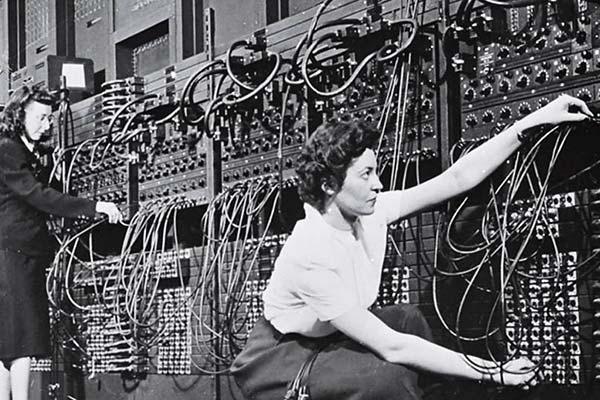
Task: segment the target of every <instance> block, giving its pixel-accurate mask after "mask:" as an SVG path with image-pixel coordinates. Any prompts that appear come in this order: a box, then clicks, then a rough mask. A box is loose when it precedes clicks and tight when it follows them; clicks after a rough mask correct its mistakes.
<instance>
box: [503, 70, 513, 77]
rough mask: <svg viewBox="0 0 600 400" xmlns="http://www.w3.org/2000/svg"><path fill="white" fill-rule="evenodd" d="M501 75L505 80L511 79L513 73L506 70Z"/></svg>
mask: <svg viewBox="0 0 600 400" xmlns="http://www.w3.org/2000/svg"><path fill="white" fill-rule="evenodd" d="M503 75H504V76H505V77H507V78H512V77H513V72H512V71H511V70H510V69H508V70H506V71H504V74H503Z"/></svg>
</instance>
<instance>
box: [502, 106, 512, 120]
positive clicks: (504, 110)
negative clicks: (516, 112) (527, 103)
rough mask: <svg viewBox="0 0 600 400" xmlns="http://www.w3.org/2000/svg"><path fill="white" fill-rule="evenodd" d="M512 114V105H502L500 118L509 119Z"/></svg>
mask: <svg viewBox="0 0 600 400" xmlns="http://www.w3.org/2000/svg"><path fill="white" fill-rule="evenodd" d="M511 115H512V111H511V109H510V107H502V109H501V110H500V118H502V119H508V118H510V117H511Z"/></svg>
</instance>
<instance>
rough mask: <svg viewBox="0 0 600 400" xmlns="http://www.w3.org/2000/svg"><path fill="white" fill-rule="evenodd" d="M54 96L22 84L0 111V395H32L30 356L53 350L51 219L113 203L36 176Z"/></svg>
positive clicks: (110, 212)
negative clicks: (49, 285) (67, 190)
mask: <svg viewBox="0 0 600 400" xmlns="http://www.w3.org/2000/svg"><path fill="white" fill-rule="evenodd" d="M53 102H54V99H53V97H52V96H51V95H50V94H49V93H48V92H47V91H46V90H44V89H39V88H30V87H27V86H23V87H21V88H19V89H18V90H16V91H15V92H14V93H13V95H12V96H11V97H10V99H9V101H8V103H7V104H6V107H5V109H4V111H3V113H2V114H0V361H1V362H0V400H8V399H9V398H10V394H11V392H12V399H13V400H23V399H25V400H26V399H27V398H28V388H29V368H30V357H32V356H44V355H48V354H49V353H50V343H49V329H48V327H49V315H48V298H47V294H46V289H45V283H44V282H45V268H46V267H47V266H48V265H49V264H50V262H51V260H52V256H53V252H54V249H55V242H54V241H53V240H52V238H51V237H50V235H49V233H48V230H47V227H46V219H47V216H48V215H49V214H52V215H56V216H59V217H67V218H74V217H78V216H89V217H93V216H95V214H96V213H101V214H105V215H106V216H107V217H108V221H109V222H110V223H116V222H118V221H120V219H121V213H120V212H119V209H118V208H117V207H116V205H115V204H113V203H107V202H94V201H90V200H86V199H81V198H77V197H73V196H69V195H67V194H63V193H61V192H59V191H57V190H54V189H52V188H50V187H48V186H47V185H45V184H44V183H43V182H40V181H39V180H38V176H37V175H38V174H37V171H39V167H36V165H39V160H38V159H37V156H36V152H35V147H36V144H37V143H38V142H39V140H40V139H41V138H42V135H43V134H44V133H45V132H47V131H49V129H50V127H51V125H52V105H53Z"/></svg>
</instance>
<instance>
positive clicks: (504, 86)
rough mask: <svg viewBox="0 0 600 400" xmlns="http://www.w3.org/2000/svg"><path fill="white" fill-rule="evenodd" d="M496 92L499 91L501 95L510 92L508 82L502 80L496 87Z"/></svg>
mask: <svg viewBox="0 0 600 400" xmlns="http://www.w3.org/2000/svg"><path fill="white" fill-rule="evenodd" d="M498 90H500V91H501V92H502V93H506V92H508V91H509V90H510V82H509V81H508V80H506V79H503V80H502V82H500V84H499V85H498Z"/></svg>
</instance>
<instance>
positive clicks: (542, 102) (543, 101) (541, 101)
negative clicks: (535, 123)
mask: <svg viewBox="0 0 600 400" xmlns="http://www.w3.org/2000/svg"><path fill="white" fill-rule="evenodd" d="M548 103H550V100H548V98H546V97H542V98H541V99H539V100H538V108H542V107H544V106H545V105H546V104H548Z"/></svg>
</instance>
